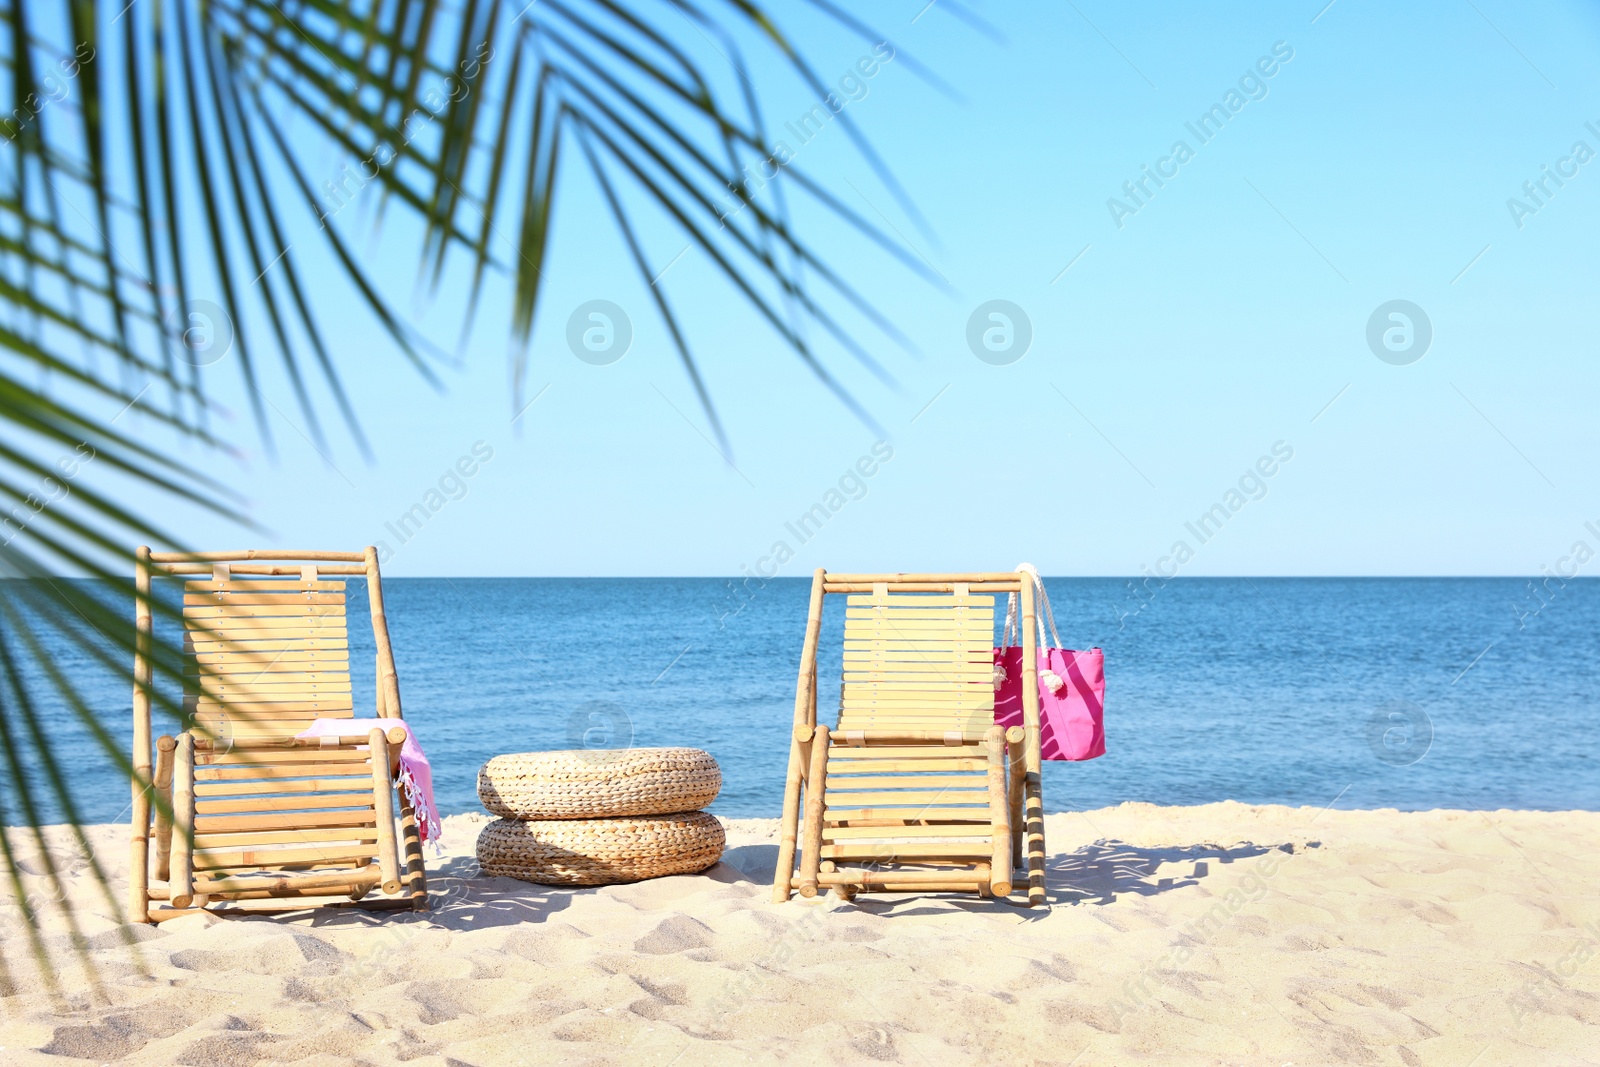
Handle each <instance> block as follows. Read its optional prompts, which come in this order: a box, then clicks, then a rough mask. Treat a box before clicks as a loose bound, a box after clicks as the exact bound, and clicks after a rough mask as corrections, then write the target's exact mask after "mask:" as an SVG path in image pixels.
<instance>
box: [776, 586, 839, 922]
mask: <svg viewBox="0 0 1600 1067" xmlns="http://www.w3.org/2000/svg"><path fill="white" fill-rule="evenodd" d="M825 577H826V572H824V571H823V569H822V568H821V567H818V568H817V569H816V571H815V573H813V574H812V576H811V602H810V606H809V607H808V608H807V610H806V640H805V644H804V645H803V646H802V647H801V650H800V678H799V680H798V681H797V682H796V683H795V694H794V733H793V739H792V740H791V741H790V743H789V772H788V776H787V777H786V778H785V779H784V783H783V822H782V824H781V829H780V834H781V837H780V838H779V841H778V866H777V868H776V872H775V874H774V877H773V879H772V902H773V903H774V904H782V903H783V902H784V901H786V900H788V899H789V892H790V889H789V875H790V873H791V872H792V871H793V870H794V852H795V832H796V826H795V824H796V822H797V820H798V818H799V815H800V781H801V779H802V778H803V777H804V776H805V775H806V773H807V769H808V764H809V763H810V754H811V753H810V748H809V745H810V744H811V743H812V736H811V734H812V728H813V727H815V726H816V724H817V641H818V639H819V638H820V636H821V634H822V593H823V584H824V579H825ZM802 746H808V747H805V748H804V749H802Z"/></svg>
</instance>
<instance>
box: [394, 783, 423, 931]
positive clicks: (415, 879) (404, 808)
mask: <svg viewBox="0 0 1600 1067" xmlns="http://www.w3.org/2000/svg"><path fill="white" fill-rule="evenodd" d="M400 846H401V851H402V852H404V853H405V855H404V856H403V857H402V858H403V859H404V860H405V868H406V872H405V875H404V879H403V880H404V881H405V883H406V884H407V885H408V886H409V887H410V889H411V910H412V911H428V910H429V908H430V905H429V904H428V868H427V864H426V863H424V862H423V858H422V834H421V831H420V830H419V829H418V827H417V813H416V810H415V809H414V808H413V807H412V806H411V800H410V798H409V797H407V796H406V791H405V790H404V789H402V790H400Z"/></svg>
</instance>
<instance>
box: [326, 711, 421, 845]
mask: <svg viewBox="0 0 1600 1067" xmlns="http://www.w3.org/2000/svg"><path fill="white" fill-rule="evenodd" d="M396 726H398V727H400V728H401V729H402V730H404V731H405V732H406V739H405V742H404V743H403V744H402V745H401V746H400V788H402V789H404V790H405V791H406V799H407V800H408V801H410V802H411V810H412V811H414V812H416V814H417V830H418V832H419V833H420V835H421V837H422V840H424V841H433V842H435V845H434V847H435V848H438V847H440V846H439V845H438V844H437V842H438V840H439V835H440V833H441V832H442V831H441V830H440V828H439V809H438V808H437V807H436V806H435V805H434V803H433V768H432V767H430V766H428V757H427V756H426V755H424V754H423V751H422V746H421V745H420V744H418V743H417V735H416V734H414V733H412V732H411V726H410V724H409V723H407V722H406V721H405V720H404V719H318V720H316V721H315V722H313V723H312V724H311V728H310V729H309V730H306V731H304V732H302V733H299V734H296V735H295V736H296V737H301V738H307V739H310V738H317V737H348V736H350V735H352V734H359V735H361V736H362V737H365V736H367V734H368V733H370V732H371V731H373V730H383V731H384V732H386V733H387V732H388V731H390V730H392V729H394V728H395V727H396Z"/></svg>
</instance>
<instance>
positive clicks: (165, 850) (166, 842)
mask: <svg viewBox="0 0 1600 1067" xmlns="http://www.w3.org/2000/svg"><path fill="white" fill-rule="evenodd" d="M177 748H178V742H177V739H176V738H172V737H161V738H159V739H158V740H157V741H156V776H155V789H156V795H157V796H159V797H161V798H162V799H163V800H165V801H166V810H162V809H161V808H157V809H156V877H157V878H159V879H160V880H162V881H166V880H167V879H168V878H170V877H172V767H173V763H174V762H175V757H174V755H173V754H174V752H175V751H176V750H177Z"/></svg>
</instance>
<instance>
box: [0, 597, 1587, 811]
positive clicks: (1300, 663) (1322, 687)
mask: <svg viewBox="0 0 1600 1067" xmlns="http://www.w3.org/2000/svg"><path fill="white" fill-rule="evenodd" d="M809 584H810V583H809V579H776V580H773V581H770V582H767V583H766V584H765V585H763V586H760V587H757V586H756V585H755V584H754V583H753V582H752V583H750V585H749V586H747V587H737V586H735V585H733V584H731V583H729V582H726V581H721V580H716V579H695V578H656V579H649V578H638V579H473V578H428V579H404V578H396V579H390V580H388V581H387V582H386V583H385V591H386V599H387V603H388V616H389V625H390V632H391V636H392V638H393V642H394V648H395V655H396V660H397V665H398V670H399V675H400V687H401V694H402V700H403V703H404V709H405V715H406V718H407V719H408V720H409V721H410V722H411V724H412V725H413V727H414V728H415V729H416V731H417V733H418V735H419V736H420V738H421V739H422V741H423V743H424V746H425V748H426V749H427V752H428V755H429V757H430V759H431V760H432V762H433V765H434V774H435V784H436V791H437V799H438V802H439V805H440V807H441V809H442V810H443V811H444V812H446V813H447V814H448V813H453V812H463V811H471V810H476V809H477V807H478V804H477V797H476V793H475V790H474V779H475V774H476V771H477V768H478V766H479V765H480V764H481V763H482V762H483V761H484V760H486V759H487V758H489V757H490V756H492V755H495V754H496V753H501V752H520V751H531V750H537V749H550V748H577V747H619V746H623V745H692V746H696V747H699V748H704V749H707V750H708V751H710V752H711V753H712V754H713V755H715V756H716V758H717V760H718V762H719V763H720V764H721V766H722V770H723V777H724V786H723V791H722V795H721V796H720V797H718V799H717V801H716V803H715V804H714V805H713V807H712V810H713V811H715V812H717V813H719V814H722V815H726V816H775V815H776V814H777V813H778V812H779V810H780V808H781V805H782V793H783V779H784V771H785V763H786V760H787V756H788V737H789V730H790V725H791V722H792V716H793V706H794V688H795V679H796V671H797V667H798V663H799V657H800V646H801V643H802V640H803V637H804V630H805V614H806V601H807V596H808V592H809ZM1047 584H1048V587H1049V591H1050V595H1051V599H1052V601H1053V603H1054V606H1055V615H1056V621H1057V623H1058V626H1059V627H1060V630H1061V637H1062V639H1063V641H1064V642H1065V643H1066V644H1067V645H1068V646H1070V647H1075V648H1082V647H1090V646H1100V647H1101V648H1103V649H1104V650H1105V657H1106V737H1107V752H1106V755H1105V756H1103V757H1101V758H1099V759H1097V760H1093V761H1089V762H1085V763H1059V764H1047V765H1046V769H1045V781H1044V796H1045V802H1046V806H1047V808H1048V809H1049V810H1053V811H1063V810H1075V809H1090V808H1097V807H1102V806H1106V805H1112V804H1117V803H1120V802H1122V801H1126V800H1141V801H1150V802H1153V803H1157V804H1200V803H1205V802H1209V801H1216V800H1223V799H1233V800H1239V801H1244V802H1247V803H1259V804H1295V805H1314V806H1318V807H1322V806H1329V805H1331V806H1334V807H1339V808H1378V807H1394V808H1399V809H1402V810H1412V809H1427V808H1439V807H1450V808H1479V809H1493V808H1537V809H1547V810H1559V809H1568V808H1586V809H1596V808H1600V763H1597V751H1600V716H1597V715H1596V694H1597V693H1600V636H1597V635H1600V582H1595V581H1591V580H1582V579H1579V580H1574V581H1570V582H1568V583H1567V584H1566V585H1565V586H1556V585H1555V584H1554V583H1551V584H1550V586H1549V587H1548V588H1544V587H1540V588H1539V589H1538V590H1537V591H1536V590H1535V589H1534V588H1533V587H1532V586H1530V583H1529V582H1528V581H1527V580H1526V579H1514V578H1482V579H1449V578H1418V579H1283V578H1253V579H1244V578H1237V579H1236V578H1227V579H1222V578H1219V579H1203V578H1184V579H1180V580H1175V581H1172V582H1169V583H1167V584H1166V585H1165V586H1164V587H1162V588H1160V589H1157V590H1153V591H1146V590H1140V591H1138V592H1136V591H1134V590H1133V589H1131V588H1130V586H1129V583H1128V582H1126V581H1125V580H1123V579H1083V578H1076V579H1074V578H1052V579H1047ZM349 593H350V605H349V611H350V616H351V620H352V626H351V635H352V637H351V644H352V648H351V662H352V669H353V673H354V681H355V687H356V692H357V697H356V706H357V712H358V714H360V713H362V710H363V709H365V708H370V707H371V706H372V692H373V689H372V687H373V666H372V665H373V647H372V635H371V631H370V629H369V628H365V627H364V625H363V624H364V620H365V617H366V611H367V608H366V598H365V589H364V587H363V585H362V584H361V583H359V582H352V583H350V586H349ZM0 595H3V593H0ZM1000 606H1001V608H1002V609H1003V598H1002V599H1001V604H1000ZM828 608H829V613H828V616H827V619H826V622H825V627H824V633H823V648H824V653H825V654H824V657H823V660H822V663H821V668H820V670H821V673H822V679H821V694H822V697H821V701H820V703H819V707H820V708H821V709H822V712H823V714H824V715H825V716H826V715H827V714H828V713H829V711H830V710H831V709H830V708H829V704H828V702H829V697H830V696H832V697H833V700H834V707H836V706H837V694H838V689H839V687H838V681H837V679H838V667H839V636H840V630H841V627H842V616H843V605H842V598H834V597H830V598H829V601H828ZM129 615H130V616H131V605H130V612H129ZM0 625H4V624H3V623H0ZM0 636H3V637H4V640H5V645H6V648H7V650H8V651H9V652H10V654H11V656H12V657H14V661H22V662H23V667H22V671H23V675H24V677H25V678H26V679H27V681H28V694H29V695H28V700H29V702H30V706H31V708H32V710H33V711H34V712H35V713H36V715H37V716H38V718H39V719H40V721H41V722H42V723H43V724H44V725H45V726H46V727H47V728H48V730H49V732H50V735H51V737H52V749H53V751H55V752H56V754H57V756H58V758H59V759H60V760H61V762H62V765H63V767H64V769H65V770H66V772H67V774H68V776H69V778H70V779H71V780H72V781H73V782H74V791H75V794H76V796H77V797H78V799H79V803H80V804H81V806H82V811H81V815H82V816H83V817H84V818H87V819H88V820H90V821H112V820H116V819H120V818H123V817H125V815H126V811H127V804H128V787H127V784H126V780H125V779H123V778H120V777H119V775H118V773H117V772H116V771H115V769H114V768H113V767H112V764H111V762H110V760H109V759H108V758H107V756H106V755H105V754H104V752H103V750H102V749H101V748H100V747H99V746H98V743H97V742H96V741H95V740H94V739H93V736H92V734H91V733H90V731H89V730H88V729H87V728H85V727H84V726H83V725H82V724H81V723H79V722H78V721H77V719H76V717H75V716H74V715H73V714H72V712H71V711H70V709H69V708H68V707H66V706H65V704H64V703H63V702H62V701H60V700H59V698H56V697H54V696H52V695H51V694H50V693H49V692H47V687H43V686H41V685H40V682H41V678H40V676H39V675H38V672H37V671H36V670H35V669H34V668H32V667H28V666H27V665H26V663H25V660H26V656H25V654H24V653H25V649H24V648H23V647H22V642H21V641H20V640H18V639H17V637H16V635H14V634H4V635H0ZM46 639H47V640H49V635H48V634H47V635H46ZM50 647H51V648H52V650H53V651H52V654H53V655H54V656H55V658H56V663H57V666H58V667H59V668H60V669H61V670H63V671H64V672H66V673H67V674H70V675H71V676H72V677H73V678H74V679H75V680H76V682H77V684H78V686H79V688H80V691H82V692H84V693H85V694H86V695H87V696H88V701H89V704H90V706H91V708H92V709H93V712H94V714H95V715H96V716H97V719H98V722H99V723H100V724H101V725H102V726H103V727H104V728H105V729H106V730H107V731H108V732H109V733H110V734H111V735H112V736H114V737H115V738H116V739H117V742H118V743H119V744H120V745H122V746H124V750H125V748H126V745H127V743H128V738H129V735H130V724H129V716H130V699H129V687H128V683H127V681H126V679H125V678H124V677H121V676H119V675H118V674H117V673H116V672H115V671H113V670H112V669H111V668H109V667H106V666H102V665H99V664H97V663H95V662H93V661H92V659H91V658H89V657H87V656H85V655H83V654H82V653H80V652H77V651H75V650H73V649H72V648H70V647H69V646H67V645H66V644H64V643H62V642H61V641H59V639H57V640H55V641H54V642H53V643H52V644H51V645H50ZM15 699H16V698H15V697H14V696H13V695H12V694H11V692H10V691H9V690H8V691H7V692H5V693H0V704H5V703H9V702H12V701H14V700H15ZM13 710H15V709H13ZM8 717H9V718H12V719H13V721H16V720H15V717H14V716H8ZM164 729H165V730H167V731H170V729H171V726H170V724H168V725H166V726H165V728H164ZM158 732H163V729H162V727H161V726H160V725H159V724H158ZM7 777H9V775H7ZM6 792H7V793H11V792H12V791H10V790H7V791H6ZM45 799H46V809H45V811H46V813H47V814H48V813H58V812H59V808H57V807H55V806H54V805H51V804H49V803H48V798H45ZM15 800H16V797H15V796H14V795H11V796H3V797H0V805H3V808H0V816H3V817H4V818H5V820H6V821H7V822H13V821H16V820H17V816H18V810H19V809H17V807H16V805H15Z"/></svg>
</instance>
